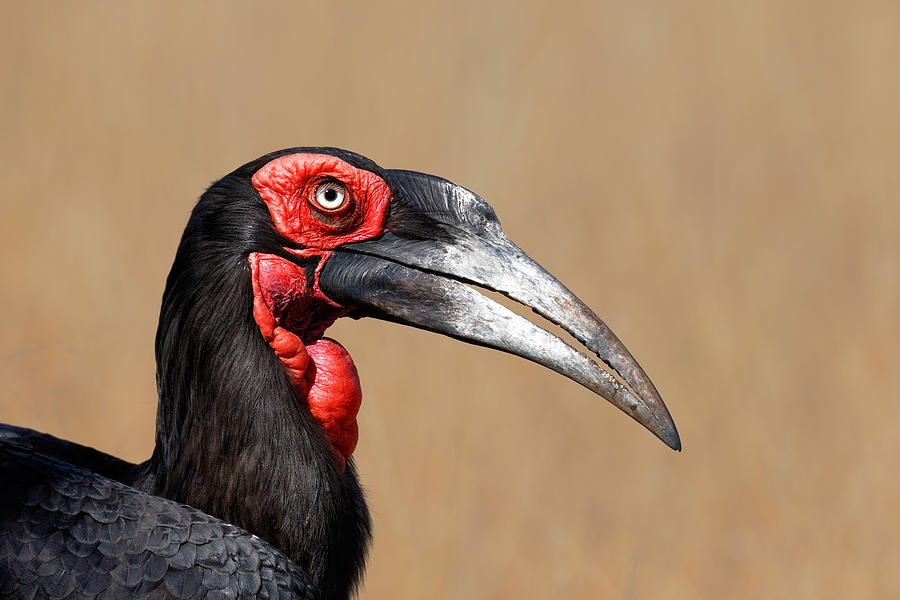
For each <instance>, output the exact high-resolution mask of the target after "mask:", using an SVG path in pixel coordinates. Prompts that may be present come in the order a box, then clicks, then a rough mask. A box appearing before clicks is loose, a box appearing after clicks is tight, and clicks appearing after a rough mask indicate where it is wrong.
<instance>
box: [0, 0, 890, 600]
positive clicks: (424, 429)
mask: <svg viewBox="0 0 900 600" xmlns="http://www.w3.org/2000/svg"><path fill="white" fill-rule="evenodd" d="M4 4H5V6H4V9H3V18H2V24H0V82H2V84H0V85H2V88H0V92H2V96H0V127H2V131H0V173H2V177H0V185H2V210H3V212H2V221H0V250H2V255H3V260H2V272H0V285H2V298H3V300H2V301H3V310H2V311H0V380H2V385H0V420H4V421H10V422H14V423H20V424H25V425H29V426H32V427H36V428H38V429H41V430H44V431H48V432H52V433H54V434H56V435H60V436H63V437H67V438H71V439H74V440H77V441H80V442H84V443H88V444H91V445H95V446H97V447H98V448H101V449H103V450H107V451H110V452H113V453H116V454H119V455H121V456H124V457H127V458H129V459H132V460H139V459H143V458H145V457H147V456H148V455H149V453H150V450H151V444H152V436H153V423H154V414H155V405H156V399H155V392H154V383H153V370H154V365H153V354H152V348H153V335H154V331H155V327H156V319H157V310H158V303H159V298H160V295H161V292H162V288H163V283H164V278H165V275H166V273H167V271H168V268H169V265H170V262H171V260H172V257H173V256H174V251H175V246H176V243H177V241H178V238H179V236H180V234H181V229H182V227H183V225H184V223H185V220H186V218H187V215H188V212H189V210H190V208H191V206H192V204H193V202H194V200H195V199H196V197H197V196H198V195H199V193H200V192H201V191H202V190H203V189H204V187H205V186H206V185H208V183H209V182H210V181H212V180H213V179H215V178H217V177H219V176H221V175H223V174H225V173H226V172H228V171H230V170H231V169H232V168H234V167H236V166H237V165H239V164H242V163H243V162H245V161H247V160H250V159H252V158H255V157H256V156H258V155H260V154H263V153H265V152H267V151H270V150H273V149H277V148H281V147H285V146H292V145H311V144H328V145H336V146H341V147H346V148H350V149H353V150H356V151H358V152H361V153H363V154H366V155H368V156H370V157H372V158H374V159H375V160H376V161H378V162H379V163H380V164H382V165H383V166H386V167H397V168H409V169H415V170H420V171H425V172H431V173H436V174H440V175H443V176H445V177H448V178H451V179H453V180H455V181H457V182H458V183H461V184H463V185H465V186H467V187H469V188H471V189H473V190H475V191H477V192H478V193H479V194H481V195H483V196H484V197H485V198H487V199H488V200H489V201H490V202H491V203H492V204H493V206H494V207H495V208H496V209H497V212H498V213H499V214H500V216H501V218H502V220H503V223H504V227H505V229H506V231H507V233H508V234H509V235H510V237H512V238H513V239H514V240H516V241H518V242H519V243H520V244H521V245H522V246H523V247H524V248H525V249H526V250H527V251H528V252H530V253H531V254H532V255H533V256H534V257H536V258H537V259H538V260H539V261H541V262H542V263H543V264H544V265H545V266H546V267H547V268H548V269H549V270H550V271H552V272H554V273H555V274H557V275H558V276H559V277H560V279H562V280H563V281H564V282H566V283H568V284H569V286H570V287H571V288H572V289H573V290H574V291H575V292H576V293H577V294H578V295H579V296H581V297H582V298H583V299H584V300H585V301H587V302H588V304H590V305H592V306H594V307H595V308H596V309H597V311H598V312H599V313H600V314H601V315H602V316H603V317H604V318H605V319H606V321H607V322H608V323H609V324H610V325H611V326H612V328H613V329H614V330H615V331H616V332H617V333H618V334H619V335H620V337H622V339H623V340H624V341H625V342H626V343H627V344H628V346H629V347H630V348H631V349H632V350H633V352H634V353H635V355H636V356H637V357H638V359H639V360H640V361H641V363H642V364H643V365H644V367H645V368H646V369H647V371H648V372H649V373H650V375H651V377H652V378H653V380H654V381H655V383H656V384H657V386H658V387H659V389H660V390H661V392H662V395H663V397H664V398H665V399H666V401H667V402H668V404H669V407H670V408H671V410H672V413H673V414H674V416H675V419H676V422H677V423H678V426H679V429H680V431H681V434H682V438H683V440H684V447H685V450H684V452H683V453H682V454H680V455H678V454H675V453H673V452H670V451H668V450H667V449H666V448H665V447H664V446H663V445H662V444H660V443H659V442H657V441H656V440H655V439H653V438H652V437H651V436H650V435H649V434H648V433H647V432H645V431H643V430H642V429H640V428H639V427H638V426H636V425H635V424H634V423H632V422H631V421H629V420H628V419H627V418H626V417H624V416H623V415H622V414H619V413H618V412H616V411H615V410H613V409H612V408H611V407H610V406H609V405H607V404H606V403H604V402H602V401H600V400H599V399H597V398H595V397H593V396H592V395H591V394H590V393H588V392H586V391H585V390H583V389H581V388H579V387H578V386H576V385H575V384H572V383H570V382H568V381H567V380H564V379H562V378H560V377H559V376H557V375H555V374H553V373H551V372H549V371H546V370H544V369H541V368H540V367H537V366H535V365H532V364H530V363H526V362H525V361H522V360H520V359H516V358H513V357H509V356H506V355H502V354H500V353H496V352H490V351H487V350H483V349H479V348H475V347H471V346H464V345H462V344H459V343H458V342H454V341H452V340H449V339H446V338H440V337H438V336H435V335H432V334H427V333H423V332H419V331H415V330H412V329H408V328H401V327H397V326H395V325H390V324H386V323H380V322H374V321H372V322H360V323H356V322H346V323H339V324H338V325H336V326H335V327H334V328H333V329H332V334H333V335H334V336H335V337H337V338H338V339H340V340H341V341H342V342H343V343H344V344H345V345H346V346H347V347H348V348H349V349H350V351H351V353H352V354H353V356H354V357H355V360H356V362H357V365H358V366H359V369H360V372H361V376H362V379H363V386H364V390H365V401H364V405H363V410H362V414H361V432H362V435H361V440H360V444H359V448H358V451H357V456H358V461H359V465H360V470H361V472H362V475H363V479H364V482H365V485H366V487H367V489H368V495H369V499H370V502H371V505H372V507H373V509H374V513H375V546H374V551H373V553H372V557H371V561H370V564H369V572H368V577H367V580H366V585H365V589H364V591H363V594H362V596H363V597H364V598H369V599H375V598H410V599H411V598H432V597H437V598H515V597H518V598H552V597H564V598H585V599H587V598H604V597H607V598H627V599H632V598H726V597H728V598H791V599H796V598H822V597H832V598H834V597H845V598H866V597H868V598H886V597H898V596H900V474H898V464H900V402H898V400H900V398H898V391H900V375H898V373H900V371H898V368H897V366H896V362H897V359H898V357H900V311H898V308H900V242H898V239H900V233H898V227H900V202H898V198H897V194H898V192H897V190H898V188H900V175H898V173H900V59H898V57H900V34H898V32H900V9H898V8H897V5H896V3H894V2H883V3H878V2H856V3H850V2H847V3H845V5H844V6H841V5H840V3H829V2H818V1H815V2H814V1H809V2H782V1H770V2H765V1H764V2H733V3H730V2H667V1H659V2H622V3H608V2H583V3H581V4H580V5H578V6H575V5H571V4H567V3H557V2H553V3H551V2H546V3H542V4H536V3H519V2H493V3H483V2H473V3H459V2H453V3H447V4H446V5H443V6H429V5H426V4H421V3H412V4H411V5H410V6H404V5H401V4H398V3H381V2H365V3H363V2H359V3H357V2H343V3H333V5H332V6H328V7H325V6H318V5H316V6H303V5H301V4H300V3H296V4H293V3H292V4H290V5H286V6H280V7H275V6H265V7H264V6H263V5H262V4H257V5H251V3H249V2H248V3H238V2H233V3H205V4H206V5H205V6H204V7H202V8H201V7H198V6H196V5H195V6H193V7H188V8H184V7H182V6H181V3H165V4H164V3H146V4H144V5H141V6H138V4H137V3H122V2H109V3H98V2H89V3H87V2H81V3H74V2H73V3H69V5H64V4H63V3H55V2H47V3H42V2H17V3H12V2H6V3H4ZM561 5H562V6H564V7H561Z"/></svg>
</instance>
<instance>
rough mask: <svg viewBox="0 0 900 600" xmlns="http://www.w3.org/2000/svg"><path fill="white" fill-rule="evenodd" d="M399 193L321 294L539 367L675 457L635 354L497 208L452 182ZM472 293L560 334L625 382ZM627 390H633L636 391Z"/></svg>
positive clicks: (668, 425)
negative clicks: (603, 404)
mask: <svg viewBox="0 0 900 600" xmlns="http://www.w3.org/2000/svg"><path fill="white" fill-rule="evenodd" d="M385 179H386V181H387V183H388V185H389V186H390V187H391V189H392V191H393V193H394V200H393V202H392V204H391V209H390V215H389V217H388V222H387V224H386V228H385V229H386V231H385V233H384V234H383V235H382V236H381V237H379V238H377V239H373V240H367V241H364V242H356V243H352V244H345V245H344V246H341V247H339V248H337V249H336V250H335V251H334V253H333V254H332V255H331V257H330V258H329V259H328V260H327V261H326V262H325V265H324V266H323V267H322V271H321V273H320V275H319V286H320V288H321V290H322V291H323V292H324V293H325V294H326V295H327V296H328V297H329V298H331V299H333V300H335V301H336V302H338V303H340V304H342V305H344V306H347V307H353V308H354V309H356V311H355V315H354V316H371V317H375V318H379V319H385V320H389V321H395V322H398V323H404V324H406V325H412V326H413V327H419V328H421V329H427V330H430V331H436V332H438V333H442V334H444V335H449V336H451V337H454V338H457V339H460V340H463V341H465V342H469V343H472V344H478V345H482V346H488V347H490V348H496V349H498V350H503V351H505V352H510V353H512V354H515V355H517V356H521V357H523V358H527V359H528V360H531V361H534V362H536V363H539V364H542V365H544V366H546V367H548V368H550V369H553V370H554V371H556V372H557V373H560V374H562V375H565V376H566V377H568V378H570V379H572V380H574V381H576V382H578V383H580V384H581V385H583V386H584V387H586V388H588V389H589V390H591V391H593V392H595V393H597V394H599V395H601V396H603V397H604V398H606V399H607V400H608V401H609V402H611V403H612V404H614V405H615V406H617V407H618V408H619V409H620V410H622V411H623V412H625V413H626V414H627V415H629V416H630V417H632V418H633V419H634V420H636V421H637V422H638V423H640V424H641V425H643V426H644V427H646V428H647V429H649V430H650V431H651V432H652V433H653V434H654V435H656V437H658V438H659V439H661V440H662V441H663V442H665V444H666V445H667V446H669V447H670V448H672V449H674V450H680V449H681V440H680V439H679V437H678V431H677V430H676V429H675V423H674V422H673V421H672V417H671V416H670V415H669V411H668V410H667V409H666V405H665V404H664V403H663V401H662V398H660V396H659V392H657V391H656V388H655V387H654V386H653V383H652V382H651V381H650V379H649V378H648V377H647V375H646V374H645V373H644V370H643V369H642V368H641V366H640V365H639V364H638V363H637V361H635V360H634V358H633V357H632V356H631V353H630V352H628V350H627V349H626V348H625V346H624V345H623V344H622V342H620V341H619V339H618V338H617V337H616V336H615V334H613V332H612V331H610V329H609V328H608V327H607V326H606V325H605V324H604V323H603V321H601V320H600V319H599V318H598V317H597V315H595V314H594V312H593V311H592V310H591V309H590V308H588V307H587V306H586V305H585V304H584V303H583V302H582V301H581V300H579V299H578V298H577V297H576V296H575V295H574V294H573V293H572V292H570V291H569V290H568V289H566V287H565V286H564V285H562V284H561V283H560V282H559V281H558V280H557V279H556V278H555V277H553V276H552V275H551V274H550V273H548V272H547V271H545V270H544V269H543V268H542V267H541V266H540V265H539V264H538V263H537V262H535V261H534V260H533V259H532V258H531V257H529V256H528V255H527V254H525V253H524V252H523V251H522V250H521V249H520V248H519V247H518V246H516V245H515V244H514V243H513V242H511V241H510V240H509V238H507V237H506V235H505V234H504V233H503V230H502V229H501V228H500V222H499V221H498V220H497V217H496V215H495V214H494V211H493V209H492V208H491V207H490V205H488V204H487V202H485V201H484V200H483V199H481V198H480V197H478V196H477V195H475V194H473V193H472V192H470V191H468V190H466V189H465V188H462V187H460V186H457V185H455V184H453V183H452V182H450V181H447V180H445V179H440V178H438V177H433V176H430V175H424V174H422V173H416V172H412V171H387V172H386V177H385ZM467 284H472V285H475V286H480V287H483V288H486V289H489V290H492V291H496V292H500V293H502V294H504V295H505V296H507V297H509V298H511V299H513V300H515V301H517V302H519V303H521V304H523V305H525V306H528V307H529V308H531V309H532V310H534V311H535V312H536V313H538V314H539V315H541V316H542V317H544V318H545V319H547V320H549V321H552V322H553V323H555V324H557V325H559V326H560V327H562V328H563V329H564V330H566V331H567V332H568V333H569V334H571V335H572V336H573V337H574V338H575V339H577V340H578V341H579V342H580V343H582V344H584V346H585V347H586V348H587V349H588V350H590V352H591V353H592V354H594V355H596V356H597V357H599V358H600V360H602V361H603V362H604V363H605V364H606V365H607V366H608V367H610V369H612V370H613V371H614V372H615V373H616V374H617V375H618V376H619V377H620V378H621V379H622V380H623V381H624V382H625V384H627V387H626V385H623V384H622V383H621V382H619V381H618V380H617V379H616V378H615V377H614V376H613V375H612V374H611V373H609V372H607V371H606V370H604V369H602V368H601V367H599V366H598V365H597V363H595V362H594V361H593V360H591V359H590V358H588V356H586V355H585V354H582V353H581V352H579V351H577V350H575V349H574V348H572V347H571V346H569V345H567V344H566V343H565V342H563V341H562V340H561V339H559V338H558V337H556V336H555V335H553V334H552V333H550V332H548V331H546V330H544V329H541V328H540V327H538V326H536V325H534V324H533V323H531V322H530V321H528V320H527V319H524V318H522V317H520V316H518V315H516V314H515V313H513V312H512V311H510V310H509V309H507V308H506V307H504V306H503V305H501V304H498V303H497V302H494V301H493V300H491V299H489V298H487V297H486V296H483V295H481V294H479V293H478V292H477V291H475V290H474V289H472V288H471V287H469V285H467ZM629 387H630V388H631V389H630V390H629Z"/></svg>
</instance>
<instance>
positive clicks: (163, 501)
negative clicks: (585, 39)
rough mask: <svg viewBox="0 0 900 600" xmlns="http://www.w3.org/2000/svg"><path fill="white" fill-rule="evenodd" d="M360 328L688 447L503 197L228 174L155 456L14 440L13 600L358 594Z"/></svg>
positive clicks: (191, 260)
mask: <svg viewBox="0 0 900 600" xmlns="http://www.w3.org/2000/svg"><path fill="white" fill-rule="evenodd" d="M476 287H480V288H483V289H487V290H492V291H497V292H500V293H502V294H504V295H506V296H508V297H509V298H512V299H513V300H515V301H517V302H520V303H522V304H524V305H526V306H529V307H531V308H532V309H533V310H534V311H535V312H536V313H538V314H539V315H541V316H543V317H544V318H546V319H547V320H548V321H551V322H553V323H555V324H557V325H559V326H561V327H562V328H563V329H565V330H566V331H568V332H569V333H570V334H571V335H572V336H573V337H574V338H575V339H576V340H578V342H580V343H581V344H583V345H584V347H585V348H586V349H587V351H588V352H586V353H584V354H582V353H581V352H579V351H576V350H574V349H573V348H572V347H570V346H569V345H567V344H566V343H564V342H563V341H562V340H560V339H559V338H558V337H556V336H555V335H553V334H551V333H549V332H547V331H546V330H544V329H542V328H540V327H538V326H536V325H534V324H532V323H531V322H530V321H528V320H526V319H524V318H522V317H520V316H517V315H516V314H514V313H513V312H511V311H509V310H508V309H507V308H505V307H503V306H502V305H500V304H498V303H496V302H494V301H492V300H490V299H488V298H487V297H486V296H484V295H482V294H480V293H478V292H477V291H476V290H475V289H474V288H476ZM343 316H349V317H354V318H359V317H366V316H368V317H376V318H380V319H386V320H389V321H394V322H397V323H403V324H407V325H412V326H414V327H419V328H422V329H427V330H430V331H435V332H438V333H442V334H444V335H449V336H451V337H454V338H457V339H460V340H463V341H466V342H469V343H473V344H479V345H483V346H488V347H491V348H496V349H498V350H503V351H505V352H510V353H513V354H516V355H518V356H521V357H524V358H527V359H529V360H532V361H534V362H537V363H540V364H542V365H545V366H547V367H549V368H551V369H553V370H554V371H557V372H558V373H561V374H562V375H565V376H567V377H569V378H571V379H573V380H575V381H577V382H578V383H580V384H582V385H583V386H585V387H587V388H588V389H590V390H592V391H594V392H595V393H597V394H599V395H601V396H603V397H604V398H606V399H607V400H609V401H610V402H611V403H613V404H614V405H615V406H617V407H618V408H620V409H621V410H622V411H624V412H625V413H626V414H628V415H629V416H631V417H632V418H633V419H635V420H636V421H638V422H639V423H641V424H642V425H643V426H644V427H646V428H647V429H649V430H650V431H651V432H653V433H654V434H655V435H656V436H657V437H659V438H660V439H661V440H662V441H663V442H665V443H666V444H667V445H669V446H670V447H671V448H674V449H676V450H677V449H679V448H680V441H679V438H678V433H677V432H676V430H675V425H674V423H673V422H672V419H671V417H670V416H669V413H668V411H667V410H666V407H665V405H664V404H663V402H662V400H661V399H660V397H659V394H658V393H657V391H656V389H655V388H654V387H653V384H652V383H651V382H650V380H649V379H648V378H647V376H646V375H645V374H644V372H643V370H642V369H641V367H640V366H638V364H637V363H636V362H635V360H634V359H633V358H632V357H631V355H630V354H629V352H628V350H626V349H625V347H624V346H623V345H622V344H621V342H619V340H618V339H617V338H616V337H615V335H613V333H612V332H611V331H610V330H609V329H608V328H607V327H606V326H605V325H604V324H603V323H602V322H601V321H600V319H599V318H597V316H596V315H595V314H594V313H593V312H592V311H591V310H590V309H589V308H587V307H586V306H585V305H584V304H583V303H582V302H581V301H580V300H579V299H578V298H576V297H575V296H574V295H573V294H572V293H571V292H569V291H568V290H567V289H566V288H565V287H564V286H563V285H562V284H560V283H559V282H558V281H557V280H556V279H555V278H554V277H553V276H552V275H550V274H549V273H547V272H546V271H544V270H543V269H542V268H541V267H540V266H539V265H538V264H537V263H536V262H534V261H533V260H532V259H531V258H530V257H528V256H527V255H526V254H525V253H524V252H522V251H521V250H520V249H519V248H518V247H517V246H516V245H515V244H513V243H512V242H511V241H510V240H509V239H508V238H507V237H506V236H505V235H504V234H503V232H502V230H501V228H500V223H499V222H498V220H497V218H496V216H495V215H494V211H493V210H492V209H491V207H490V206H489V205H488V204H487V203H486V202H485V201H484V200H482V199H481V198H479V197H478V196H476V195H475V194H473V193H471V192H469V191H468V190H465V189H463V188H461V187H459V186H457V185H454V184H453V183H451V182H449V181H446V180H444V179H440V178H437V177H433V176H429V175H423V174H421V173H415V172H411V171H395V170H384V169H381V168H380V167H378V166H377V165H376V164H375V163H373V162H372V161H370V160H368V159H366V158H364V157H362V156H359V155H357V154H353V153H351V152H346V151H343V150H337V149H334V148H292V149H288V150H282V151H280V152H275V153H272V154H268V155H266V156H263V157H261V158H259V159H257V160H254V161H253V162H250V163H248V164H246V165H244V166H243V167H240V168H239V169H237V170H236V171H234V172H233V173H231V174H230V175H227V176H226V177H224V178H223V179H221V180H220V181H218V182H216V183H214V184H213V185H212V186H211V187H210V188H209V190H208V191H207V192H206V193H205V194H203V196H202V197H201V198H200V201H199V202H198V203H197V206H196V207H195V208H194V211H193V213H192V215H191V218H190V220H189V222H188V224H187V227H186V229H185V232H184V236H183V237H182V240H181V244H180V246H179V247H178V252H177V254H176V257H175V263H174V265H173V266H172V270H171V272H170V274H169V277H168V280H167V282H166V289H165V293H164V295H163V302H162V310H161V312H160V319H159V329H158V332H157V337H156V360H157V388H158V393H159V410H158V415H157V430H156V447H155V449H154V451H153V455H152V456H151V457H150V459H149V460H148V461H147V462H144V463H142V464H138V465H134V464H130V463H127V462H125V461H122V460H119V459H117V458H114V457H112V456H109V455H107V454H104V453H102V452H98V451H96V450H93V449H91V448H87V447H84V446H80V445H77V444H74V443H71V442H66V441H63V440H59V439H56V438H54V437H52V436H49V435H46V434H41V433H37V432H34V431H31V430H28V429H23V428H18V427H13V426H2V427H0V469H2V473H0V477H2V496H0V596H3V597H10V596H12V597H27V598H33V597H47V598H56V597H60V598H62V597H142V596H143V597H153V598H169V597H177V598H202V597H211V598H212V597H216V598H218V597H222V598H225V597H238V596H241V597H246V596H262V597H281V598H284V597H298V598H317V597H318V598H328V599H338V598H347V597H348V596H350V595H352V593H353V592H354V590H355V589H356V587H357V584H358V582H359V579H360V576H361V573H362V571H363V562H364V559H365V555H366V550H367V547H368V544H369V536H370V522H369V513H368V510H367V509H366V504H365V501H364V499H363V494H362V491H361V489H360V486H359V482H358V480H357V475H356V471H355V468H354V465H353V460H352V459H351V454H352V452H353V449H354V447H355V445H356V440H357V426H356V412H357V410H358V408H359V405H360V387H359V380H358V378H357V374H356V369H355V367H354V365H353V362H352V361H351V359H350V356H349V355H348V354H347V352H346V351H345V350H344V349H343V348H342V347H341V346H340V345H339V344H338V343H337V342H335V341H333V340H330V339H328V338H325V337H323V335H324V333H325V330H326V329H327V328H328V326H329V325H331V324H332V323H333V322H334V321H335V319H337V318H339V317H343ZM587 354H593V355H596V356H597V357H599V359H600V360H601V361H602V362H603V363H605V364H606V365H607V366H608V367H609V369H610V370H609V371H607V370H605V369H603V368H600V367H599V366H598V365H597V364H596V363H595V362H593V361H592V360H591V359H590V358H588V356H587ZM613 373H615V375H614V374H613ZM616 375H617V376H618V379H617V377H616Z"/></svg>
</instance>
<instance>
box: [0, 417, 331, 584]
mask: <svg viewBox="0 0 900 600" xmlns="http://www.w3.org/2000/svg"><path fill="white" fill-rule="evenodd" d="M9 433H15V432H9ZM22 433H26V434H27V433H28V432H27V431H26V432H22ZM13 437H14V436H13ZM18 441H19V442H22V441H23V440H22V438H21V436H20V437H19V438H18ZM0 472H2V473H3V481H4V486H3V494H2V496H0V597H2V598H95V597H99V598H196V599H199V598H239V597H244V598H247V597H258V598H283V599H284V598H309V599H310V600H311V599H313V598H319V594H318V591H317V590H316V588H315V587H314V586H313V584H312V581H311V579H310V578H309V576H308V575H307V574H306V573H304V572H303V571H302V570H301V569H300V568H299V567H298V566H297V565H296V564H294V562H293V561H291V560H290V559H288V558H287V557H286V556H285V555H284V554H282V553H281V552H279V551H278V550H276V549H274V548H273V547H272V546H271V545H269V544H267V543H266V542H263V541H262V540H261V539H259V538H258V537H256V536H255V535H252V534H249V533H247V532H246V531H244V530H242V529H240V528H238V527H235V526H234V525H231V524H229V523H226V522H225V521H222V520H220V519H216V518H214V517H211V516H209V515H207V514H205V513H203V512H201V511H199V510H197V509H195V508H192V507H190V506H186V505H184V504H178V503H176V502H173V501H171V500H167V499H165V498H161V497H159V496H154V495H151V494H147V493H145V492H141V491H139V490H136V489H135V488H133V487H131V486H127V485H124V484H122V483H119V482H117V481H114V480H111V479H109V478H107V477H103V476H102V475H98V474H97V473H95V472H92V471H87V470H84V469H79V468H77V467H74V466H73V465H71V464H70V463H66V462H62V461H59V460H56V459H53V458H50V457H48V456H46V455H44V454H40V453H38V452H36V451H34V450H32V449H29V448H27V447H25V446H23V445H17V444H14V443H12V442H10V441H8V440H7V439H3V440H0Z"/></svg>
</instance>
